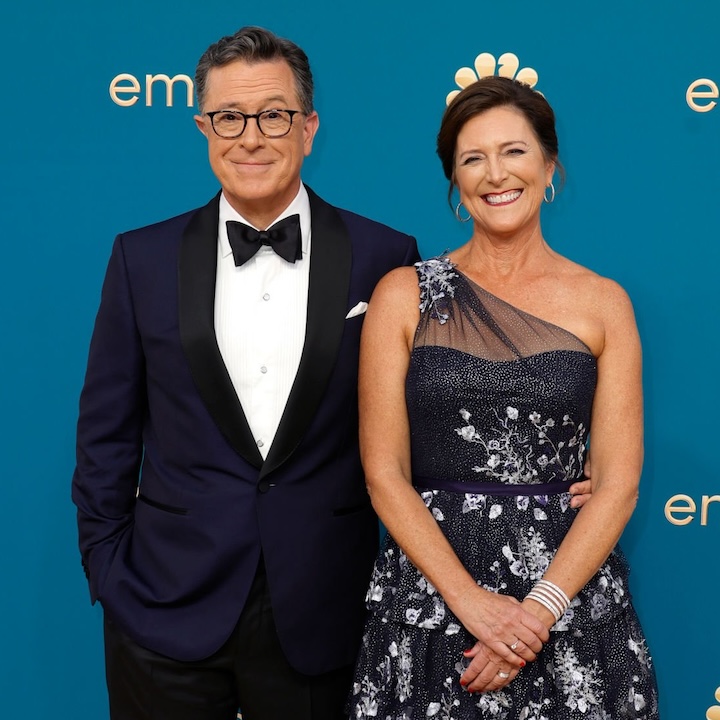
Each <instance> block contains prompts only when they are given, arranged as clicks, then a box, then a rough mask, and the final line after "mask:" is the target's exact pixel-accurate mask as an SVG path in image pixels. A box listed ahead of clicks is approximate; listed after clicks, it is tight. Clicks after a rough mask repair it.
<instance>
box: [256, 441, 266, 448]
mask: <svg viewBox="0 0 720 720" xmlns="http://www.w3.org/2000/svg"><path fill="white" fill-rule="evenodd" d="M264 444H265V443H264V442H263V441H262V440H258V441H257V446H258V447H262V446H263V445H264Z"/></svg>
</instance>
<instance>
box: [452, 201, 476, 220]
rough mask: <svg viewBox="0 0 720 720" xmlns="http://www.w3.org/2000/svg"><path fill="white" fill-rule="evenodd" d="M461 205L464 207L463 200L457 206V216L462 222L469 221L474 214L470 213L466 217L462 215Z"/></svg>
mask: <svg viewBox="0 0 720 720" xmlns="http://www.w3.org/2000/svg"><path fill="white" fill-rule="evenodd" d="M461 207H462V202H459V203H458V204H457V205H456V206H455V217H456V218H457V219H458V220H459V221H460V222H467V221H468V220H469V219H470V218H471V217H472V215H470V214H468V216H467V217H465V218H464V217H460V208H461Z"/></svg>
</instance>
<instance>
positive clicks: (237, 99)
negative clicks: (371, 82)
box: [195, 60, 319, 229]
mask: <svg viewBox="0 0 720 720" xmlns="http://www.w3.org/2000/svg"><path fill="white" fill-rule="evenodd" d="M271 109H280V110H286V109H287V110H300V109H301V106H300V101H299V99H298V94H297V89H296V85H295V77H294V75H293V72H292V70H291V69H290V66H289V65H288V64H287V62H285V61H284V60H275V61H271V62H258V63H253V64H249V63H247V62H245V61H244V60H236V61H234V62H231V63H229V64H227V65H223V66H221V67H215V68H212V69H211V70H210V71H209V73H208V76H207V86H206V94H205V103H204V107H203V112H204V113H207V112H212V111H214V110H240V111H241V112H244V113H249V114H254V113H259V112H261V111H263V110H271ZM195 122H196V123H197V126H198V128H199V129H200V132H202V133H203V135H205V137H207V140H208V154H209V156H210V165H211V167H212V169H213V172H214V173H215V175H216V176H217V179H218V180H219V181H220V185H221V186H222V189H223V192H224V194H225V197H226V198H227V200H228V202H229V203H230V204H231V205H232V206H233V208H235V210H237V211H238V212H239V213H240V214H241V215H242V216H243V217H245V218H246V219H247V220H248V221H249V222H251V223H253V224H254V225H255V226H257V227H259V228H261V229H264V228H266V227H267V225H268V224H269V223H271V222H272V221H273V220H274V219H275V218H276V217H277V216H278V215H279V214H280V213H281V212H282V211H283V210H284V209H285V208H286V207H287V206H288V205H289V204H290V203H291V202H292V200H293V199H294V197H295V195H296V194H297V192H298V189H299V188H300V168H301V167H302V163H303V159H304V158H305V156H306V155H309V154H310V151H311V150H312V143H313V138H314V137H315V133H316V132H317V129H318V125H319V120H318V116H317V113H315V112H313V113H311V114H310V115H307V116H306V115H304V114H302V113H298V114H297V115H295V116H294V117H293V123H292V127H291V128H290V132H289V133H288V134H287V135H285V136H284V137H280V138H267V137H265V136H264V135H263V134H262V133H261V132H260V130H259V128H258V125H257V122H256V121H255V120H254V119H249V120H248V121H247V125H246V127H245V131H244V132H243V134H242V135H241V136H240V137H238V138H234V139H232V140H228V139H225V138H221V137H219V136H218V135H217V134H216V133H215V131H214V130H213V128H212V124H211V122H210V118H209V117H208V116H207V115H205V114H203V115H196V116H195Z"/></svg>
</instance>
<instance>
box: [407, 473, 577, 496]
mask: <svg viewBox="0 0 720 720" xmlns="http://www.w3.org/2000/svg"><path fill="white" fill-rule="evenodd" d="M571 484H572V483H569V482H567V481H565V480H560V481H558V482H551V483H539V484H537V485H508V484H506V483H497V482H473V481H471V480H470V481H467V482H466V481H464V480H447V479H442V478H427V477H421V476H419V475H413V485H414V486H415V487H416V488H422V489H424V490H448V491H449V492H455V493H463V494H465V493H472V494H473V495H504V496H507V497H512V496H518V495H527V496H533V497H537V496H539V495H559V494H560V493H564V492H567V491H568V488H569V487H570V485H571Z"/></svg>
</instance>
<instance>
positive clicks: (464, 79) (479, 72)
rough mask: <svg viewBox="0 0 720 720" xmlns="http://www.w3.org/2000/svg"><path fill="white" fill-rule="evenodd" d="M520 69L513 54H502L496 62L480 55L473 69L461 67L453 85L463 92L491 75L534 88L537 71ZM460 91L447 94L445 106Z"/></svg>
mask: <svg viewBox="0 0 720 720" xmlns="http://www.w3.org/2000/svg"><path fill="white" fill-rule="evenodd" d="M519 68H520V61H519V60H518V56H517V55H515V53H511V52H506V53H503V54H502V55H501V56H500V57H499V58H498V59H497V60H496V59H495V56H494V55H491V54H490V53H480V54H479V55H478V56H477V57H476V58H475V63H474V67H471V68H469V67H461V68H460V69H459V70H458V71H457V72H456V73H455V84H456V85H457V86H458V87H459V88H460V90H464V89H465V88H466V87H467V86H468V85H472V83H474V82H476V81H477V80H479V79H480V78H483V77H488V76H491V75H500V76H501V77H508V78H514V79H515V80H518V81H520V82H523V83H525V84H526V85H529V86H530V87H531V88H534V87H535V85H536V84H537V81H538V74H537V71H536V70H534V69H533V68H531V67H524V68H522V69H519ZM460 90H453V91H452V92H450V93H448V96H447V97H446V98H445V104H446V105H449V104H450V103H451V102H452V101H453V100H454V99H455V96H456V95H458V94H459V93H460Z"/></svg>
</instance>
